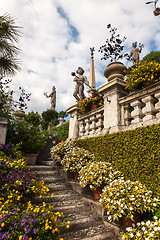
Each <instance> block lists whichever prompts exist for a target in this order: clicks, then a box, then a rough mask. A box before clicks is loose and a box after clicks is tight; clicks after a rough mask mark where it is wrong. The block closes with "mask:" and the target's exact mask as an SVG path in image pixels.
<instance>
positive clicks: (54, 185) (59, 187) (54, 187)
mask: <svg viewBox="0 0 160 240" xmlns="http://www.w3.org/2000/svg"><path fill="white" fill-rule="evenodd" d="M47 187H48V188H49V190H50V192H56V191H62V190H70V186H69V185H66V184H63V183H62V182H61V183H59V182H56V183H48V184H47Z"/></svg>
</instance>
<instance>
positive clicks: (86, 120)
mask: <svg viewBox="0 0 160 240" xmlns="http://www.w3.org/2000/svg"><path fill="white" fill-rule="evenodd" d="M78 123H79V137H81V138H83V137H91V136H98V135H101V133H102V130H103V128H104V107H103V106H102V107H99V108H97V109H95V110H93V111H91V112H89V113H87V114H84V115H82V116H79V117H78Z"/></svg>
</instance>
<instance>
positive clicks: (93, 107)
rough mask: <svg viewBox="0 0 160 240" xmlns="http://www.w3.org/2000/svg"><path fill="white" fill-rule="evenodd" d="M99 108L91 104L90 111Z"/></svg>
mask: <svg viewBox="0 0 160 240" xmlns="http://www.w3.org/2000/svg"><path fill="white" fill-rule="evenodd" d="M96 108H98V106H97V105H96V104H95V103H91V106H90V109H91V111H92V110H94V109H96Z"/></svg>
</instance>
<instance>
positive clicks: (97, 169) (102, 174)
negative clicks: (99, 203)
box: [79, 161, 121, 199]
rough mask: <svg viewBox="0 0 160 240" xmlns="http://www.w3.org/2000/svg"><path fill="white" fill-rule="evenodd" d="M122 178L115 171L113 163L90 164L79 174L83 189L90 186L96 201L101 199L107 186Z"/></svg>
mask: <svg viewBox="0 0 160 240" xmlns="http://www.w3.org/2000/svg"><path fill="white" fill-rule="evenodd" d="M120 176H121V174H120V172H118V171H114V170H113V168H112V166H111V163H108V162H102V161H100V162H95V161H94V162H89V163H87V165H86V166H84V167H83V168H82V169H81V170H80V172H79V180H80V185H81V187H86V186H87V185H89V187H90V189H91V190H92V191H93V195H94V197H95V199H100V194H101V193H102V189H103V187H104V185H105V184H108V183H109V182H110V181H111V180H113V179H115V178H118V177H120Z"/></svg>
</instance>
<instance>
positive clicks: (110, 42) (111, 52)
mask: <svg viewBox="0 0 160 240" xmlns="http://www.w3.org/2000/svg"><path fill="white" fill-rule="evenodd" d="M107 28H108V29H109V32H110V34H111V37H110V38H109V39H107V40H106V42H105V44H104V45H102V46H101V47H100V49H99V52H101V53H102V54H103V57H102V58H101V60H107V59H109V58H110V59H111V63H110V64H109V65H108V66H107V68H106V69H105V70H104V76H105V77H106V78H108V81H111V80H112V79H114V78H116V77H118V78H120V79H122V80H123V79H124V76H125V73H124V71H125V70H127V68H126V67H125V66H124V64H123V63H121V62H119V61H118V60H121V59H123V58H124V57H125V58H127V59H129V55H128V53H122V51H123V49H124V46H123V42H124V41H125V40H126V37H123V39H121V38H120V35H119V34H116V31H117V28H112V27H111V24H108V25H107Z"/></svg>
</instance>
